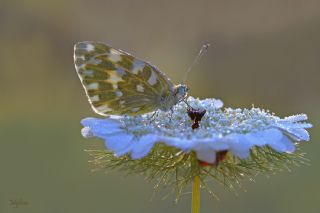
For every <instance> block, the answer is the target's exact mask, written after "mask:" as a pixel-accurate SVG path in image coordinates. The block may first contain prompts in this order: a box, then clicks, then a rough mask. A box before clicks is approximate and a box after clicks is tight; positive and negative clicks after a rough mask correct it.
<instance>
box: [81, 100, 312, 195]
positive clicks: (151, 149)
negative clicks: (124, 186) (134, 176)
mask: <svg viewBox="0 0 320 213" xmlns="http://www.w3.org/2000/svg"><path fill="white" fill-rule="evenodd" d="M187 102H188V105H187V104H186V103H183V102H181V103H179V104H177V105H176V106H175V107H174V109H173V113H172V114H171V113H170V112H169V113H168V112H158V113H157V115H155V116H153V115H152V113H151V114H145V115H142V116H134V117H132V116H124V117H109V118H104V119H100V118H85V119H83V120H82V121H81V124H82V125H83V126H84V128H83V129H82V135H83V136H84V137H86V138H88V137H97V138H101V139H103V140H104V143H105V146H106V148H107V150H106V151H99V150H90V151H89V152H90V154H91V155H92V156H93V157H94V160H92V162H93V163H94V164H95V165H96V166H98V167H100V168H107V167H110V168H118V167H122V169H123V168H125V169H126V170H128V172H130V173H132V172H136V173H143V174H144V175H146V176H148V178H149V179H154V178H155V177H159V176H160V177H161V178H160V179H161V180H160V182H162V183H165V184H168V183H172V184H174V185H175V186H178V188H179V189H178V191H181V188H182V187H183V186H186V185H187V183H188V182H190V181H191V180H192V178H193V177H194V176H197V175H199V176H200V177H202V178H203V179H202V183H204V181H203V180H204V178H205V177H207V176H210V177H213V178H214V179H216V180H218V181H221V182H223V180H224V183H225V184H226V181H225V179H226V178H229V179H231V180H234V181H235V182H237V183H238V182H239V181H238V180H239V179H240V178H242V177H243V176H244V175H250V174H252V171H256V172H261V171H274V170H275V169H282V168H283V167H285V168H287V166H286V164H290V163H295V164H296V163H299V162H300V163H301V162H303V161H304V160H305V159H304V158H303V156H302V155H301V154H296V153H294V151H295V150H296V146H297V142H302V141H308V140H309V139H310V138H309V134H308V132H307V130H306V129H307V128H311V127H312V125H311V124H309V123H306V122H305V121H306V120H307V116H306V115H305V114H299V115H294V116H290V117H286V118H279V117H277V116H275V115H274V114H271V113H270V112H269V111H265V110H262V109H259V108H251V109H231V108H222V107H223V103H222V101H220V100H216V99H204V100H199V99H196V98H193V97H189V98H188V100H187ZM281 163H282V164H281ZM210 165H211V166H210ZM206 166H209V168H207V167H206ZM212 168H214V169H212ZM162 174H165V177H164V176H163V175H162ZM181 181H182V182H183V183H184V184H177V182H181Z"/></svg>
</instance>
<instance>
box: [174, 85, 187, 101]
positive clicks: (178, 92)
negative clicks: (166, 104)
mask: <svg viewBox="0 0 320 213" xmlns="http://www.w3.org/2000/svg"><path fill="white" fill-rule="evenodd" d="M188 91H189V88H188V87H187V85H185V84H178V85H176V86H175V87H174V96H175V98H176V100H177V102H180V101H182V100H183V99H185V98H186V97H187V95H188Z"/></svg>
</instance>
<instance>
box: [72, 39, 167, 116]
mask: <svg viewBox="0 0 320 213" xmlns="http://www.w3.org/2000/svg"><path fill="white" fill-rule="evenodd" d="M74 51H75V52H74V60H75V66H76V70H77V72H78V75H79V77H80V80H81V82H82V84H83V86H84V88H85V91H86V94H87V96H88V99H89V102H90V103H91V105H92V108H93V109H94V111H95V112H97V113H99V114H102V115H109V114H112V115H122V114H127V115H138V114H143V113H147V112H151V111H154V110H156V109H158V107H159V106H158V105H159V103H160V100H161V97H164V96H166V95H167V94H168V93H170V92H172V83H171V82H170V80H169V79H168V78H167V77H166V76H165V75H164V74H163V73H161V71H159V70H158V69H157V68H156V67H154V66H152V65H151V64H149V63H147V62H144V61H142V60H139V59H136V58H135V57H133V56H131V55H130V54H128V53H126V52H123V51H121V50H117V49H114V48H112V47H109V46H107V45H105V44H103V43H99V42H80V43H78V44H76V45H75V50H74Z"/></svg>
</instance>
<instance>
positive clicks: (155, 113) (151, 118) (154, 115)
mask: <svg viewBox="0 0 320 213" xmlns="http://www.w3.org/2000/svg"><path fill="white" fill-rule="evenodd" d="M157 114H158V110H156V111H154V113H153V114H152V115H151V117H150V118H149V119H150V123H151V122H153V121H155V120H156V115H157Z"/></svg>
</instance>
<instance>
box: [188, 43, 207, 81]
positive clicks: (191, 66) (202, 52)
mask: <svg viewBox="0 0 320 213" xmlns="http://www.w3.org/2000/svg"><path fill="white" fill-rule="evenodd" d="M209 47H210V44H204V45H203V46H202V47H201V49H200V51H199V53H198V55H197V56H196V58H195V59H194V60H193V62H192V63H191V65H190V66H189V68H188V70H187V72H186V73H185V74H184V77H183V83H184V84H186V83H187V80H188V76H189V73H190V72H191V70H192V68H193V67H194V66H195V65H197V64H198V63H199V61H200V59H201V57H202V56H203V55H204V54H205V53H206V52H207V50H208V49H209Z"/></svg>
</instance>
